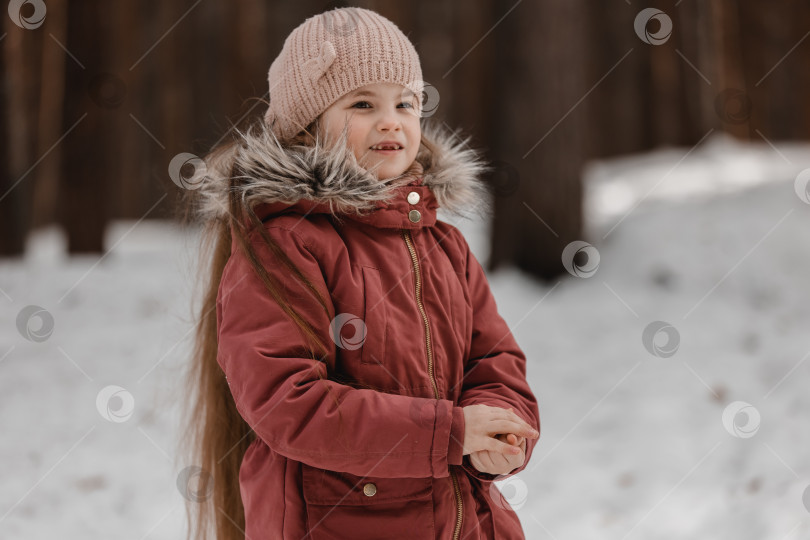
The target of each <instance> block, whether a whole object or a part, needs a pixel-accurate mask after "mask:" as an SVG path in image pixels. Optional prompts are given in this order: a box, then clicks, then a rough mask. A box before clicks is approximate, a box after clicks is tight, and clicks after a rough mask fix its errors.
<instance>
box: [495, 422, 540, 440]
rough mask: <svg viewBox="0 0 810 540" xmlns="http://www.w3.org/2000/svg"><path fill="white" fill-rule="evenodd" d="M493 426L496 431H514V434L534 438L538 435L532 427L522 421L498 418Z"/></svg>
mask: <svg viewBox="0 0 810 540" xmlns="http://www.w3.org/2000/svg"><path fill="white" fill-rule="evenodd" d="M493 428H494V429H495V430H496V432H497V433H514V434H515V435H519V436H523V437H526V438H531V439H536V438H538V437H539V436H540V434H539V433H537V432H536V431H535V430H534V428H532V427H531V426H527V424H526V423H524V422H521V423H518V422H514V421H512V420H499V421H497V422H495V423H494V425H493Z"/></svg>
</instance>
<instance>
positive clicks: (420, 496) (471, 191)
mask: <svg viewBox="0 0 810 540" xmlns="http://www.w3.org/2000/svg"><path fill="white" fill-rule="evenodd" d="M423 133H424V134H425V135H426V136H430V137H431V138H432V139H433V140H434V141H435V142H436V144H437V145H438V150H439V151H438V153H437V156H436V161H435V162H434V163H432V164H431V165H430V166H429V165H428V164H427V163H428V162H427V161H426V160H425V157H424V155H423V154H420V156H419V157H418V158H417V160H418V161H419V162H420V163H422V164H423V165H425V166H424V170H425V174H424V175H416V174H414V175H412V176H409V177H407V178H406V179H405V180H404V181H402V180H400V184H399V185H397V184H388V183H383V182H378V181H377V180H374V179H373V177H370V176H369V175H363V174H362V173H360V172H358V169H356V168H352V167H351V166H349V165H348V162H347V161H346V160H345V157H346V155H345V154H341V153H340V152H332V153H327V152H325V151H324V150H323V149H316V150H309V151H305V150H302V149H296V150H288V149H284V150H283V149H281V148H280V147H278V146H277V145H275V144H274V143H272V142H271V139H269V138H268V136H267V135H266V133H265V134H262V133H252V132H248V133H247V134H242V136H243V137H244V140H243V145H244V148H243V149H242V151H241V152H240V154H239V156H238V158H237V160H236V163H235V169H234V174H236V175H240V176H241V177H242V178H243V180H245V185H243V186H242V187H241V188H239V189H240V195H241V196H243V197H244V199H245V200H246V201H247V202H248V203H250V204H251V205H253V207H254V208H255V210H256V212H257V214H258V215H259V217H260V218H261V219H262V222H263V227H264V229H265V230H266V231H267V233H268V234H269V235H270V236H271V237H272V238H273V239H274V240H275V241H276V242H278V243H279V244H280V245H281V246H282V247H283V249H284V251H285V253H286V254H287V255H288V256H289V257H290V258H291V260H292V261H293V262H294V263H295V265H296V266H298V268H299V269H300V270H301V271H302V272H303V273H304V274H305V275H306V276H308V278H309V279H310V280H311V281H312V282H313V284H314V285H315V287H316V288H317V289H318V291H320V293H321V294H322V295H323V296H324V298H325V299H326V302H327V308H328V314H327V313H325V312H324V309H323V306H322V305H321V304H320V303H319V302H318V301H317V300H316V298H315V296H314V295H312V294H311V292H309V291H308V290H307V289H306V288H305V287H303V286H302V285H301V283H300V282H299V281H297V280H296V279H294V278H293V277H292V276H291V275H290V274H289V273H288V271H287V270H286V269H285V267H284V266H282V265H281V264H280V263H278V262H277V261H276V260H275V258H274V256H273V255H272V254H271V252H270V251H269V250H268V249H266V248H264V247H263V245H262V242H261V238H260V237H259V235H258V232H257V231H255V230H254V231H253V235H252V236H251V239H252V240H251V241H252V245H253V246H254V247H255V248H256V249H257V250H258V252H259V256H260V260H261V263H262V264H263V266H264V267H265V268H266V269H267V270H268V272H270V273H271V274H272V275H274V276H275V277H276V278H278V279H279V280H280V281H281V282H282V283H283V286H284V289H285V292H286V295H287V298H288V300H289V301H290V302H291V303H292V304H293V305H294V307H295V309H296V310H297V311H298V312H299V313H300V314H301V315H302V316H303V317H304V318H305V319H306V320H307V321H309V322H310V323H311V324H312V326H313V327H314V328H315V329H316V330H317V331H318V332H319V334H320V335H321V336H322V339H323V341H324V342H325V343H326V344H327V346H328V347H329V348H330V349H329V354H328V355H327V357H326V358H325V359H324V361H323V362H321V361H318V360H312V359H311V357H310V355H309V354H308V353H307V347H306V341H305V339H304V335H303V334H302V333H301V332H299V330H298V327H297V325H296V324H295V322H294V321H292V320H291V319H290V318H289V317H288V316H287V315H286V314H285V313H284V312H283V311H282V310H281V308H280V307H279V306H278V305H277V303H276V302H275V301H274V300H273V298H272V297H271V296H270V294H269V293H268V292H267V291H266V289H265V288H264V285H263V284H262V282H261V281H260V279H259V278H258V277H257V276H256V275H255V274H254V271H253V270H252V268H251V267H250V265H249V263H248V261H247V260H246V258H245V257H244V255H243V254H242V252H241V251H240V250H239V249H238V248H237V246H236V243H235V242H234V247H233V250H232V253H231V257H230V259H229V261H228V263H227V265H226V266H225V270H224V273H223V275H222V281H221V285H220V289H219V295H218V298H217V328H218V336H219V341H218V346H219V353H218V362H219V364H220V365H221V367H222V369H223V370H224V372H225V374H226V376H227V381H228V384H229V385H230V389H231V392H232V394H233V398H234V400H235V403H236V406H237V408H238V410H239V412H240V414H241V415H242V417H243V418H244V419H245V420H246V421H247V423H248V424H250V426H251V427H252V428H253V430H254V431H255V433H256V434H257V436H258V437H257V439H256V440H255V441H254V442H253V443H252V444H251V445H250V447H249V448H248V450H247V453H246V454H245V457H244V460H243V462H242V465H241V470H240V489H241V495H242V500H243V502H244V505H245V516H246V522H247V528H246V536H247V537H248V538H251V539H253V540H260V539H275V538H294V539H300V538H304V537H306V538H311V539H312V540H321V539H327V538H328V539H333V538H353V539H359V538H375V539H380V538H403V539H404V538H408V539H425V540H427V539H434V538H442V539H445V538H446V539H451V538H452V539H460V538H464V539H467V540H475V539H485V538H486V539H491V538H497V539H501V540H507V539H519V538H524V534H523V531H522V528H521V525H520V522H519V520H518V517H517V515H516V514H515V512H514V511H513V510H512V508H511V507H510V506H509V504H508V502H507V501H506V499H505V498H504V497H503V496H502V495H501V494H500V491H498V489H497V485H496V484H494V482H493V480H494V479H495V478H497V479H498V480H501V479H505V478H507V477H508V476H509V475H503V476H499V477H496V476H494V475H490V474H485V473H481V472H479V471H477V470H476V469H475V468H474V467H473V466H472V464H471V463H470V461H469V455H466V456H463V457H462V443H463V441H464V416H463V412H462V407H465V406H468V405H472V404H476V403H484V404H487V405H491V406H497V407H503V408H509V407H513V408H514V410H515V412H516V413H517V414H518V415H519V416H520V417H522V418H523V419H524V420H526V421H527V422H528V423H529V424H531V425H532V426H533V427H534V428H535V429H538V430H539V429H540V419H539V411H538V406H537V402H536V400H535V397H534V395H533V394H532V391H531V389H530V388H529V385H528V383H527V381H526V358H525V356H524V353H523V352H522V350H521V349H520V347H519V346H518V344H517V343H516V342H515V339H514V338H513V336H512V334H511V332H510V330H509V328H508V327H507V324H506V323H505V322H504V320H503V318H502V317H501V316H500V315H499V313H498V308H497V306H496V303H495V299H494V298H493V295H492V293H491V291H490V288H489V284H488V283H487V279H486V276H485V274H484V270H483V269H482V267H481V265H480V264H479V262H478V261H477V260H476V258H475V257H474V256H473V254H472V252H471V251H470V248H469V246H468V245H467V242H466V241H465V239H464V237H463V236H462V234H461V233H460V232H459V230H458V229H456V228H455V227H453V226H452V225H450V224H448V223H445V222H443V221H439V220H437V216H436V210H437V208H438V207H440V206H441V207H442V208H443V211H444V210H447V211H448V212H452V213H457V214H460V215H464V214H465V210H466V211H469V210H470V208H472V207H473V206H475V205H479V208H480V207H481V206H480V205H485V204H486V203H487V201H486V200H484V198H485V196H486V189H485V187H484V184H483V183H482V181H481V180H480V179H479V176H480V173H481V171H482V170H483V164H482V162H481V161H479V159H478V156H477V154H476V153H475V152H473V151H472V150H470V149H469V148H467V147H466V141H462V140H457V139H456V137H455V135H454V134H450V133H448V132H446V131H445V130H444V129H443V128H439V127H435V126H434V125H426V126H424V127H423ZM417 170H419V167H418V166H417ZM212 176H213V175H212ZM404 182H408V183H407V184H404ZM224 185H225V183H224V182H211V184H210V185H207V186H205V187H204V189H203V192H204V194H205V195H206V196H207V198H208V199H207V200H208V203H207V207H206V208H205V211H206V212H208V213H210V214H211V215H212V216H213V215H214V214H218V213H221V212H222V208H224V207H225V206H224V202H223V201H224V197H225V196H226V192H225V188H223V187H222V186H224ZM387 197H390V199H387V202H386V198H387ZM364 205H366V206H365V207H366V208H371V209H372V210H371V211H367V213H366V214H364V215H358V214H355V213H353V212H351V210H352V209H353V208H357V207H361V208H362V207H364ZM368 205H370V206H368ZM363 324H364V325H365V336H364V339H362V338H363V334H362V328H363ZM353 325H355V326H353ZM355 328H356V329H357V333H355V334H354V335H353V330H354V329H355ZM318 374H320V377H319V375H318ZM321 377H322V378H323V379H326V380H322V379H321ZM355 382H356V383H361V384H354V383H355ZM536 442H537V439H526V461H525V463H524V465H523V466H521V467H519V468H517V469H515V470H513V471H512V472H511V473H510V475H512V474H515V473H517V472H520V471H521V470H523V469H524V468H525V467H526V465H527V464H528V462H529V458H530V457H531V455H532V450H533V448H534V445H535V444H536Z"/></svg>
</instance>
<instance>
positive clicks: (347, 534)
mask: <svg viewBox="0 0 810 540" xmlns="http://www.w3.org/2000/svg"><path fill="white" fill-rule="evenodd" d="M301 471H302V486H303V495H304V501H305V503H306V507H307V508H306V510H307V529H308V533H309V536H308V537H307V538H311V539H312V540H326V539H330V540H332V539H337V538H353V539H357V540H363V539H372V538H373V539H384V538H390V539H395V538H397V539H399V538H412V539H417V540H422V539H424V540H427V539H430V540H434V538H435V527H434V525H433V479H432V478H379V477H375V476H366V477H362V476H355V475H353V474H349V473H343V472H336V471H329V470H325V469H318V468H316V467H311V466H309V465H307V464H305V463H302V464H301Z"/></svg>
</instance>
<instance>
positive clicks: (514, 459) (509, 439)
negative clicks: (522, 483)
mask: <svg viewBox="0 0 810 540" xmlns="http://www.w3.org/2000/svg"><path fill="white" fill-rule="evenodd" d="M495 438H496V439H498V440H499V441H503V442H505V443H507V444H509V445H510V446H511V447H512V448H517V449H518V453H517V454H513V453H509V452H507V453H501V452H493V451H491V450H479V451H477V452H472V453H471V454H470V463H472V466H473V467H475V468H476V469H477V470H479V471H480V472H483V473H489V474H509V473H510V472H512V471H513V470H515V469H516V468H517V467H520V466H522V465H523V463H524V461H525V460H526V438H525V437H520V436H518V435H515V434H514V433H506V434H498V435H496V436H495Z"/></svg>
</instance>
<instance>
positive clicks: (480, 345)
mask: <svg viewBox="0 0 810 540" xmlns="http://www.w3.org/2000/svg"><path fill="white" fill-rule="evenodd" d="M457 234H458V235H459V237H461V240H460V242H461V246H462V249H463V250H465V251H466V261H467V262H466V276H467V285H468V288H469V295H470V301H471V303H472V307H473V328H472V338H471V346H470V356H469V358H468V359H467V363H466V366H465V368H464V380H463V382H462V386H461V395H460V397H459V401H458V404H459V405H460V406H462V407H466V406H469V405H475V404H478V403H483V404H485V405H489V406H491V407H501V408H504V409H508V408H509V407H512V408H513V410H514V412H515V413H516V414H517V415H518V416H520V417H521V418H522V419H523V420H525V421H526V422H527V423H528V424H530V425H531V426H532V427H533V428H535V429H536V430H537V431H540V412H539V408H538V405H537V400H536V398H535V396H534V394H533V393H532V391H531V388H530V387H529V383H528V381H527V380H526V356H525V355H524V353H523V351H522V350H521V349H520V347H519V346H518V344H517V342H516V341H515V338H514V336H513V335H512V332H511V330H510V329H509V326H508V325H507V324H506V321H504V319H503V317H501V315H500V314H499V313H498V307H497V305H496V303H495V298H494V297H493V295H492V291H491V290H490V287H489V282H488V281H487V278H486V275H485V274H484V269H483V268H482V267H481V264H480V263H479V262H478V260H477V259H476V258H475V255H473V253H472V251H471V250H470V247H469V245H468V244H467V241H466V240H465V239H464V237H463V235H462V234H461V232H458V233H457ZM538 440H539V438H538V439H529V438H527V439H526V459H525V461H524V462H523V465H521V466H520V467H517V468H515V469H513V470H512V471H511V472H509V473H508V474H505V475H494V474H489V473H483V472H481V471H479V470H478V469H476V468H475V467H474V466H473V465H472V463H471V462H470V456H469V454H467V455H464V457H463V462H462V467H463V468H464V470H465V471H466V472H467V473H469V474H470V475H471V476H474V477H475V478H478V479H479V480H484V481H493V480H502V479H505V478H508V477H509V476H511V475H514V474H517V473H519V472H520V471H522V470H523V469H525V468H526V465H528V463H529V458H530V457H531V455H532V451H533V450H534V446H535V445H536V444H537V441H538Z"/></svg>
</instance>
